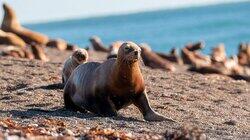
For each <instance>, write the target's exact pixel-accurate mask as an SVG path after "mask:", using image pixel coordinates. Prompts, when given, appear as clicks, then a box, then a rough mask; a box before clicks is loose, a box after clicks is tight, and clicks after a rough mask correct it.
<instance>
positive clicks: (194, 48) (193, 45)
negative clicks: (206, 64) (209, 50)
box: [185, 41, 205, 51]
mask: <svg viewBox="0 0 250 140" xmlns="http://www.w3.org/2000/svg"><path fill="white" fill-rule="evenodd" d="M204 46H205V45H204V42H202V41H199V42H196V43H188V44H187V45H186V46H185V48H187V49H188V50H189V51H197V50H201V49H203V48H204Z"/></svg>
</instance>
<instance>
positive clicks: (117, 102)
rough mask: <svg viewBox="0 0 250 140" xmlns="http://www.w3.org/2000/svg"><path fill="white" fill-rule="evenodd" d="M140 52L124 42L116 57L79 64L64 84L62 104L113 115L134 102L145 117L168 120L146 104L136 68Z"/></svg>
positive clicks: (68, 107)
mask: <svg viewBox="0 0 250 140" xmlns="http://www.w3.org/2000/svg"><path fill="white" fill-rule="evenodd" d="M140 51H141V49H140V48H139V47H138V46H137V45H136V44H134V43H132V42H126V43H123V44H122V46H121V47H120V49H119V51H118V57H117V59H116V58H113V59H107V60H106V61H105V62H103V63H98V62H88V63H85V64H82V65H79V66H78V67H77V68H76V69H75V70H74V71H73V73H72V74H71V76H70V78H69V80H68V81H67V83H66V85H65V87H64V103H65V107H66V108H67V109H72V110H82V109H86V110H88V111H90V112H93V113H96V114H99V115H101V116H117V111H118V110H120V109H121V108H124V107H126V106H128V105H130V104H134V105H135V106H136V107H137V108H139V110H140V112H141V113H142V114H143V116H144V119H145V120H148V121H163V120H170V119H167V118H166V117H164V116H162V115H160V114H158V113H156V112H155V111H154V110H153V109H152V108H151V106H150V105H149V101H148V97H147V93H146V90H145V84H144V79H143V76H142V73H141V70H140V63H139V57H140Z"/></svg>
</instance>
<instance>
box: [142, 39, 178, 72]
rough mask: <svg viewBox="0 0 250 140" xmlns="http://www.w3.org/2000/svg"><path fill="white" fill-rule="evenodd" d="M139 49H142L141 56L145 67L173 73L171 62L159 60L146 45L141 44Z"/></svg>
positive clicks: (173, 68)
mask: <svg viewBox="0 0 250 140" xmlns="http://www.w3.org/2000/svg"><path fill="white" fill-rule="evenodd" d="M140 47H141V49H142V53H141V56H142V60H143V62H144V64H145V66H148V67H151V68H153V69H163V70H167V71H175V67H174V65H173V64H172V63H171V62H169V61H167V60H165V59H163V58H161V57H160V56H158V55H157V54H156V53H154V52H153V51H151V48H150V47H149V46H148V45H147V44H145V43H142V44H140Z"/></svg>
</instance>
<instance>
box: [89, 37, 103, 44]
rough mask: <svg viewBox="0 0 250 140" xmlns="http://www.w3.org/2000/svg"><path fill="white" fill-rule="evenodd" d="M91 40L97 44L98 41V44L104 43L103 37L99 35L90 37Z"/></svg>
mask: <svg viewBox="0 0 250 140" xmlns="http://www.w3.org/2000/svg"><path fill="white" fill-rule="evenodd" d="M89 41H90V42H91V43H93V44H95V43H97V44H98V43H102V40H101V38H100V37H98V36H92V37H90V39H89Z"/></svg>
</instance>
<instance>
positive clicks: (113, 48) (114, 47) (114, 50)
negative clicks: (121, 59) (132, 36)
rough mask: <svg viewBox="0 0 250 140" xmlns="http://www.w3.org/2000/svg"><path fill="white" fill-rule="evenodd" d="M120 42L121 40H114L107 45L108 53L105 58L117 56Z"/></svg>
mask: <svg viewBox="0 0 250 140" xmlns="http://www.w3.org/2000/svg"><path fill="white" fill-rule="evenodd" d="M122 43H123V41H116V42H113V43H111V45H110V47H109V53H108V56H107V59H109V58H117V54H118V50H119V48H120V47H121V45H122Z"/></svg>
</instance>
